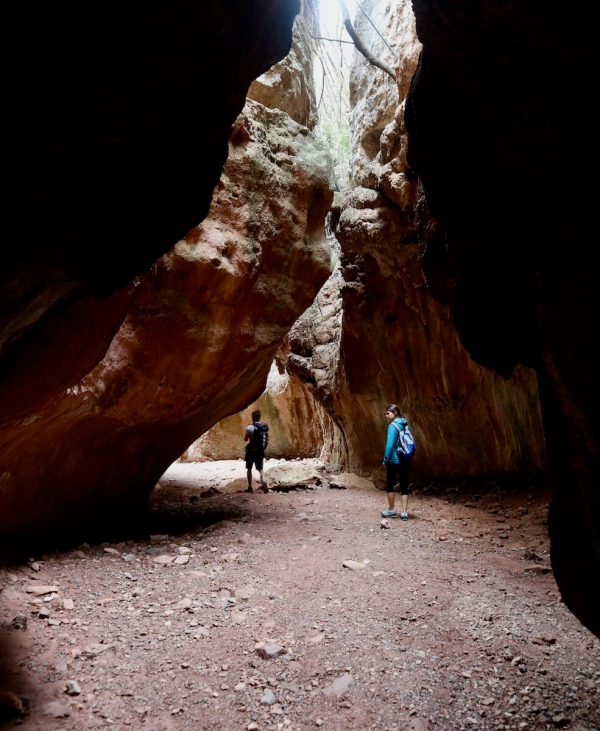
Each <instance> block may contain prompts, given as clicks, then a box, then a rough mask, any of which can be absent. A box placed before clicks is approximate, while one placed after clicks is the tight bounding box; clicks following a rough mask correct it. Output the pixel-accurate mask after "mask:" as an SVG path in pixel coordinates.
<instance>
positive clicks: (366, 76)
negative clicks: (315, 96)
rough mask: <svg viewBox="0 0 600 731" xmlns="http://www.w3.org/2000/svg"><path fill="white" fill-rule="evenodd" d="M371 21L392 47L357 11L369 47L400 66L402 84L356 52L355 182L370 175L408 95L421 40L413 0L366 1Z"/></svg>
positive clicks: (353, 77) (353, 90)
mask: <svg viewBox="0 0 600 731" xmlns="http://www.w3.org/2000/svg"><path fill="white" fill-rule="evenodd" d="M362 5H363V7H364V8H365V10H366V11H367V13H368V14H369V17H370V18H371V20H372V21H373V23H374V24H375V25H376V26H377V28H378V29H379V31H380V32H381V34H382V35H383V37H384V38H385V39H386V41H387V42H388V43H389V44H390V45H391V47H392V48H393V49H394V52H395V54H396V56H397V58H396V57H395V56H394V55H393V54H392V52H391V51H390V50H389V49H388V48H387V47H386V45H385V43H384V42H383V40H382V39H381V38H380V36H379V34H378V33H377V31H376V30H375V29H374V28H373V26H372V25H371V23H369V21H368V20H367V18H366V17H365V16H364V15H363V13H361V12H360V10H358V11H357V14H356V19H355V27H356V30H357V32H358V33H359V35H360V38H361V39H362V40H363V42H364V43H365V45H366V46H367V48H368V49H369V50H371V51H372V53H374V54H375V55H376V56H377V57H378V58H380V59H382V60H383V61H385V62H386V63H387V64H388V65H390V66H392V67H393V68H395V69H396V70H397V74H398V79H399V84H398V85H395V84H394V82H393V80H392V79H391V78H390V77H389V76H388V75H387V74H386V73H385V72H384V71H381V70H380V69H378V68H376V67H374V66H371V65H369V64H368V62H367V61H366V60H365V58H364V57H363V56H362V55H360V54H359V53H355V54H354V59H353V62H352V68H351V72H350V106H351V108H352V111H351V123H350V128H351V140H352V161H351V163H352V178H353V182H354V185H363V184H364V183H365V181H368V180H369V179H372V177H371V176H372V175H373V165H372V164H371V163H372V161H373V160H375V158H376V157H377V155H378V153H379V149H380V138H381V136H382V134H383V132H384V129H385V128H386V127H387V126H388V125H389V124H391V123H392V122H393V120H394V111H395V109H396V107H397V106H398V103H399V100H400V101H401V100H402V99H404V97H405V96H406V93H407V91H408V84H409V83H410V79H411V77H412V75H413V72H414V70H415V68H416V64H417V60H418V57H419V50H420V47H421V44H420V43H419V41H418V39H417V36H416V32H415V29H414V27H415V18H414V14H413V11H412V6H411V3H410V2H409V1H408V2H407V1H406V0H404V1H403V2H397V1H394V2H389V1H388V0H366V2H364V3H362Z"/></svg>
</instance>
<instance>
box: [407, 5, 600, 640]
mask: <svg viewBox="0 0 600 731" xmlns="http://www.w3.org/2000/svg"><path fill="white" fill-rule="evenodd" d="M413 5H414V9H415V13H416V18H417V30H418V35H419V38H420V40H421V42H422V43H423V54H422V57H421V60H420V64H419V68H418V70H417V73H416V75H415V77H414V80H413V83H412V87H411V93H410V96H409V100H408V104H407V112H408V114H407V125H408V129H409V135H410V145H409V160H410V164H411V167H412V168H413V169H414V170H415V171H416V173H418V175H419V177H420V179H421V182H422V191H423V199H422V201H421V203H420V210H421V213H422V216H421V231H422V236H421V239H422V249H423V257H424V263H425V271H426V276H427V278H428V280H429V279H431V280H432V281H436V282H437V286H436V289H438V290H439V291H440V292H443V291H444V290H446V291H448V290H451V291H452V292H453V297H452V310H453V316H454V320H455V322H456V325H457V329H458V333H459V335H460V337H461V340H462V342H463V343H464V344H465V347H466V348H467V350H468V351H469V352H470V354H471V355H472V357H473V358H474V359H476V360H477V361H478V362H479V363H482V364H483V365H485V366H487V367H490V368H494V369H496V370H497V371H499V372H501V373H504V374H509V373H510V372H511V371H512V369H513V368H514V367H515V366H516V365H517V364H526V365H529V366H533V367H535V368H536V370H537V372H538V377H539V382H540V397H541V407H542V413H543V420H544V428H545V436H546V441H547V444H548V455H549V469H548V475H549V478H550V480H551V484H552V489H553V494H554V500H553V502H552V505H551V510H550V518H549V525H550V534H551V539H552V563H553V567H554V572H555V575H556V578H557V580H558V582H559V586H560V589H561V592H562V596H563V598H564V599H565V601H566V603H567V604H568V606H569V607H570V609H571V610H572V611H573V612H574V613H575V614H576V615H577V616H578V617H579V618H580V619H581V621H582V622H584V623H585V624H586V625H587V626H588V627H589V628H590V629H592V630H593V631H594V632H595V633H596V634H599V635H600V527H599V526H600V489H599V487H598V478H599V469H598V451H599V446H600V444H599V442H600V416H599V415H600V387H599V385H598V372H599V371H600V356H599V351H598V346H597V333H598V332H599V330H600V322H599V318H600V303H599V302H598V292H599V288H598V283H597V279H598V271H599V270H600V266H599V265H600V261H599V257H600V254H599V248H598V240H599V238H600V237H599V233H600V232H599V231H598V228H599V219H598V216H597V214H596V207H597V204H596V202H597V200H598V193H599V191H598V175H597V167H598V164H597V160H598V135H597V131H596V126H597V125H596V112H595V90H596V89H597V88H598V82H599V79H598V75H599V69H600V64H599V63H598V61H599V59H598V44H597V42H596V39H595V37H594V33H595V31H594V29H593V24H592V23H586V22H585V19H584V18H582V16H581V14H580V13H577V12H567V13H565V12H563V10H561V9H560V8H559V7H557V6H553V5H537V6H535V7H532V6H521V5H515V4H514V3H509V2H486V1H485V0H484V2H474V1H473V0H460V1H459V2H454V1H453V2H449V1H448V0H413ZM559 181H560V183H559ZM557 183H558V185H557Z"/></svg>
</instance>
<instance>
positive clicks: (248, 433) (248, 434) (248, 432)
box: [244, 424, 254, 442]
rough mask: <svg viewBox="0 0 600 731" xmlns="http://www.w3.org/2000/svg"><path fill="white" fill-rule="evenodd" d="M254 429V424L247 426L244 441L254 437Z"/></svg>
mask: <svg viewBox="0 0 600 731" xmlns="http://www.w3.org/2000/svg"><path fill="white" fill-rule="evenodd" d="M253 431H254V427H253V426H252V424H250V426H247V427H246V433H245V434H244V441H245V442H249V441H250V440H251V439H252V432H253Z"/></svg>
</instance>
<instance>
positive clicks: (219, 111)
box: [0, 0, 300, 423]
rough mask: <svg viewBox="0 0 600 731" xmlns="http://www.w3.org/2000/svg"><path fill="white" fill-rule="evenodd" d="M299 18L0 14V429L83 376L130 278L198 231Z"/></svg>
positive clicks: (155, 7) (122, 307)
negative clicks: (235, 132)
mask: <svg viewBox="0 0 600 731" xmlns="http://www.w3.org/2000/svg"><path fill="white" fill-rule="evenodd" d="M299 5H300V4H299V2H298V1H297V0H275V1H274V2H273V1H272V0H268V1H267V0H231V1H230V2H228V3H222V2H214V1H213V0H207V1H206V2H202V3H195V4H190V3H187V2H181V1H180V0H175V1H174V2H169V3H165V2H162V1H161V0H149V1H148V2H144V3H139V2H136V0H120V1H119V2H118V3H114V2H110V1H109V2H107V3H104V4H103V5H102V12H100V13H98V12H96V10H95V9H92V7H91V6H90V7H89V9H88V7H80V8H78V9H77V12H76V13H75V12H74V10H73V7H72V5H71V4H68V3H66V4H63V5H58V6H57V5H52V6H51V5H48V4H46V3H39V2H34V3H33V4H29V5H23V4H19V3H15V4H13V5H11V6H10V7H9V8H7V9H6V11H5V14H4V23H5V27H6V28H10V32H9V33H7V35H6V37H5V38H4V41H3V52H4V54H5V56H4V64H3V68H4V69H5V71H6V74H5V79H4V80H3V81H4V83H3V102H4V103H3V108H4V111H3V116H2V121H3V131H4V135H3V137H2V139H3V144H4V148H5V149H4V153H3V164H2V195H1V196H0V200H1V201H2V203H1V209H2V227H3V228H2V232H3V233H2V247H1V248H0V291H1V292H2V301H1V307H0V420H6V419H8V420H10V419H11V418H17V417H18V416H19V417H32V415H33V414H34V413H36V411H37V409H38V408H39V407H41V406H42V405H43V403H44V401H45V400H47V399H48V398H50V397H52V396H57V395H58V394H60V393H61V392H62V391H64V389H65V388H66V387H68V386H71V385H73V384H75V383H77V382H78V381H79V380H80V379H81V378H82V377H83V376H84V375H85V374H86V373H88V372H89V370H90V368H92V367H93V366H94V365H95V364H96V363H97V362H98V361H99V360H100V359H101V358H102V357H103V355H104V353H105V352H106V349H107V348H108V345H109V344H110V342H111V340H112V338H113V336H114V334H115V332H116V330H117V329H118V328H119V326H120V324H121V323H122V321H123V318H124V316H125V313H126V312H127V309H128V306H129V304H130V289H131V287H130V284H131V281H132V280H133V279H134V277H135V276H137V275H143V274H145V272H146V271H147V270H148V268H149V267H150V266H151V265H152V264H153V262H155V261H156V260H157V259H158V258H159V257H160V256H162V255H163V254H164V253H165V252H167V251H168V250H169V249H170V248H171V247H172V246H173V245H174V244H175V242H176V241H178V240H179V239H180V238H181V237H182V236H183V235H185V233H186V231H188V230H189V229H190V228H191V227H192V226H195V225H196V224H197V223H198V222H199V221H201V220H202V219H203V218H204V216H205V215H206V213H207V211H208V207H209V204H210V200H211V195H212V190H213V188H214V186H215V184H216V183H217V181H218V179H219V176H220V174H221V170H222V167H223V163H224V162H225V157H226V154H227V140H228V138H229V135H230V132H231V125H232V123H233V122H234V120H235V118H236V116H237V115H238V114H239V113H240V111H241V109H242V107H243V105H244V101H245V94H246V90H247V89H248V86H249V84H250V83H251V82H252V80H253V79H255V78H256V77H257V76H258V75H259V74H261V73H263V72H264V71H266V70H267V69H268V68H269V67H270V66H271V65H272V64H273V63H275V62H277V61H279V60H280V59H282V58H283V57H284V56H285V55H286V53H287V52H288V51H289V48H290V44H291V29H292V23H293V19H294V16H295V14H296V13H297V12H298V10H299ZM74 28H75V29H78V30H74ZM24 49H25V50H24ZM99 297H102V299H98V298H99ZM0 423H1V421H0Z"/></svg>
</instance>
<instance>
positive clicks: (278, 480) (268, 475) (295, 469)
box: [265, 462, 320, 490]
mask: <svg viewBox="0 0 600 731" xmlns="http://www.w3.org/2000/svg"><path fill="white" fill-rule="evenodd" d="M319 478H320V475H319V473H318V472H317V470H316V469H315V468H314V467H313V466H312V465H306V464H302V463H301V462H300V463H298V462H288V463H286V464H280V465H277V466H275V467H269V468H268V469H267V470H265V479H266V480H267V484H268V486H269V488H270V489H271V490H287V489H289V488H291V487H295V486H296V485H312V484H315V483H316V482H317V480H318V479H319Z"/></svg>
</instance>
